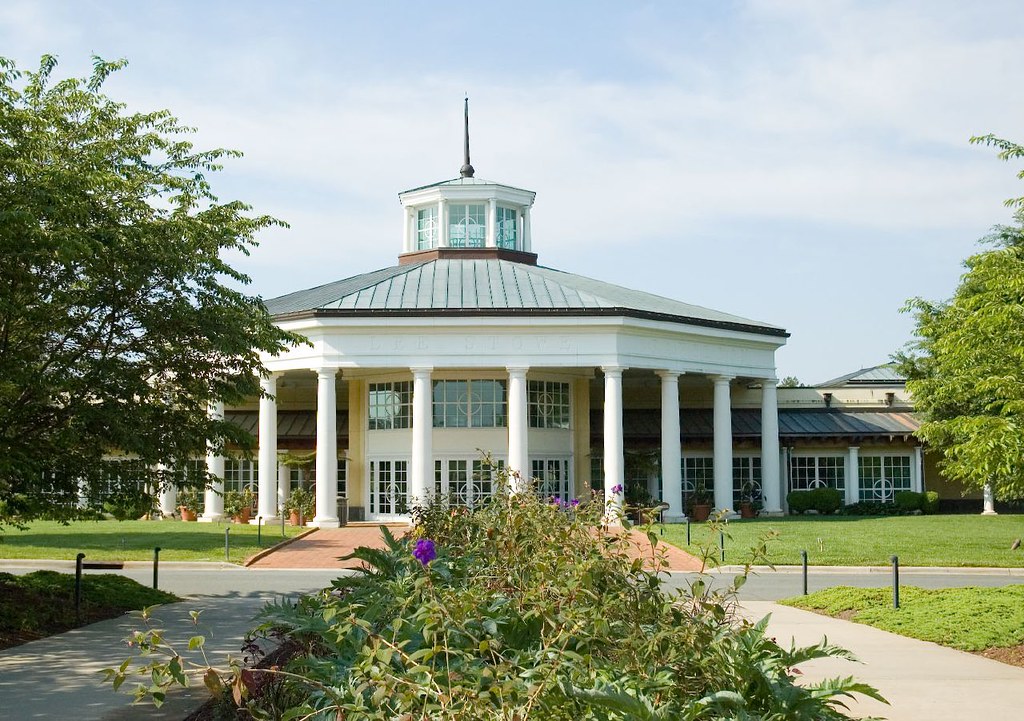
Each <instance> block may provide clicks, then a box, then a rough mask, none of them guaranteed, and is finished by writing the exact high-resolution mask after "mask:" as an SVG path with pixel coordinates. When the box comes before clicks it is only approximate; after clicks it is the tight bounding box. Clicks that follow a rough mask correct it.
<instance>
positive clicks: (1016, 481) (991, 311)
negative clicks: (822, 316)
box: [895, 135, 1024, 499]
mask: <svg viewBox="0 0 1024 721" xmlns="http://www.w3.org/2000/svg"><path fill="white" fill-rule="evenodd" d="M971 142H972V143H981V144H984V145H989V146H994V147H996V148H998V149H999V157H1000V158H1002V159H1003V160H1013V159H1020V158H1024V147H1022V146H1020V145H1017V144H1016V143H1012V142H1010V141H1007V140H1003V139H1000V138H996V137H994V136H991V135H987V136H983V137H977V138H972V139H971ZM1018 177H1020V178H1021V179H1024V171H1021V172H1020V173H1018ZM1006 204H1007V205H1008V206H1009V207H1012V208H1015V212H1014V223H1013V224H1012V225H1005V226H997V227H996V228H994V229H993V231H992V233H991V234H990V235H988V236H987V237H986V238H984V239H983V241H982V242H984V243H986V244H987V245H990V246H992V247H991V249H989V250H985V251H983V252H981V253H978V254H976V255H973V256H971V257H970V258H968V259H967V260H966V261H964V265H965V267H966V268H967V272H966V273H964V275H963V276H962V277H961V279H960V285H959V287H958V288H957V289H956V292H955V294H954V295H953V297H952V298H951V299H949V300H947V301H944V302H941V303H934V302H931V301H927V300H924V299H921V298H913V299H911V300H910V301H908V302H907V304H906V306H905V307H904V311H905V312H911V313H913V314H914V316H915V319H916V321H917V328H916V330H915V336H916V341H914V342H913V343H911V344H909V347H908V348H907V349H906V350H905V351H904V352H902V353H899V354H897V356H896V357H895V360H896V361H897V362H899V364H900V368H901V370H902V371H903V372H904V373H906V375H907V378H908V381H907V388H908V389H909V390H910V392H911V393H912V394H913V396H914V403H915V406H916V408H917V410H918V412H919V413H921V414H922V415H923V418H924V420H923V423H922V425H921V429H920V431H919V432H918V435H919V436H920V437H921V438H922V439H923V440H924V441H926V442H927V443H928V444H929V445H930V446H931V447H933V448H935V449H938V450H939V451H941V452H942V454H943V460H942V467H943V470H944V472H945V474H946V475H947V477H949V478H951V479H954V480H957V481H960V482H962V483H963V485H964V487H965V489H967V490H974V489H980V488H984V487H985V486H990V487H991V488H992V490H993V492H994V494H995V496H996V497H997V498H1004V499H1012V498H1024V198H1014V199H1011V200H1008V201H1007V202H1006Z"/></svg>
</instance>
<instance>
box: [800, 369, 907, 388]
mask: <svg viewBox="0 0 1024 721" xmlns="http://www.w3.org/2000/svg"><path fill="white" fill-rule="evenodd" d="M906 382H907V379H906V378H904V377H903V376H902V375H900V373H899V372H897V370H896V366H895V365H893V364H892V363H885V364H882V365H879V366H872V367H871V368H861V369H860V370H858V371H854V372H853V373H847V374H846V375H844V376H839V377H838V378H833V379H832V380H827V381H825V382H824V383H818V384H816V385H815V386H814V387H815V388H836V387H839V386H903V385H904V384H905V383H906Z"/></svg>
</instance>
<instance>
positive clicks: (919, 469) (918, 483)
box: [910, 446, 924, 493]
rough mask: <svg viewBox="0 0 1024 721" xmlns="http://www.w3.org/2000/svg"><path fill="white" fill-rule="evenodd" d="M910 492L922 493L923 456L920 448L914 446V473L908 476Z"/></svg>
mask: <svg viewBox="0 0 1024 721" xmlns="http://www.w3.org/2000/svg"><path fill="white" fill-rule="evenodd" d="M910 482H911V484H913V485H911V490H912V491H917V492H918V493H923V492H924V454H923V449H922V448H921V446H914V472H913V474H912V475H911V476H910Z"/></svg>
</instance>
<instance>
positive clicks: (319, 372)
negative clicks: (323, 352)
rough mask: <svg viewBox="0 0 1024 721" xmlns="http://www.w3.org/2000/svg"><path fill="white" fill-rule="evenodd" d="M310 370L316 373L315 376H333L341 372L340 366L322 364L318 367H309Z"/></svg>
mask: <svg viewBox="0 0 1024 721" xmlns="http://www.w3.org/2000/svg"><path fill="white" fill-rule="evenodd" d="M310 370H311V371H313V372H314V373H316V377H317V378H333V377H334V376H336V375H338V374H339V373H340V372H341V368H337V367H334V366H322V367H320V368H310Z"/></svg>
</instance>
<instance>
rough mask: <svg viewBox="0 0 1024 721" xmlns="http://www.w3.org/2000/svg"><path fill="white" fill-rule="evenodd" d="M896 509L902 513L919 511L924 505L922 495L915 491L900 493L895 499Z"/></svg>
mask: <svg viewBox="0 0 1024 721" xmlns="http://www.w3.org/2000/svg"><path fill="white" fill-rule="evenodd" d="M895 501H896V507H897V508H899V509H900V510H901V511H903V512H904V513H912V512H914V511H920V510H921V506H922V505H923V504H924V494H923V493H917V492H915V491H900V492H899V493H897V494H896V497H895Z"/></svg>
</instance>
